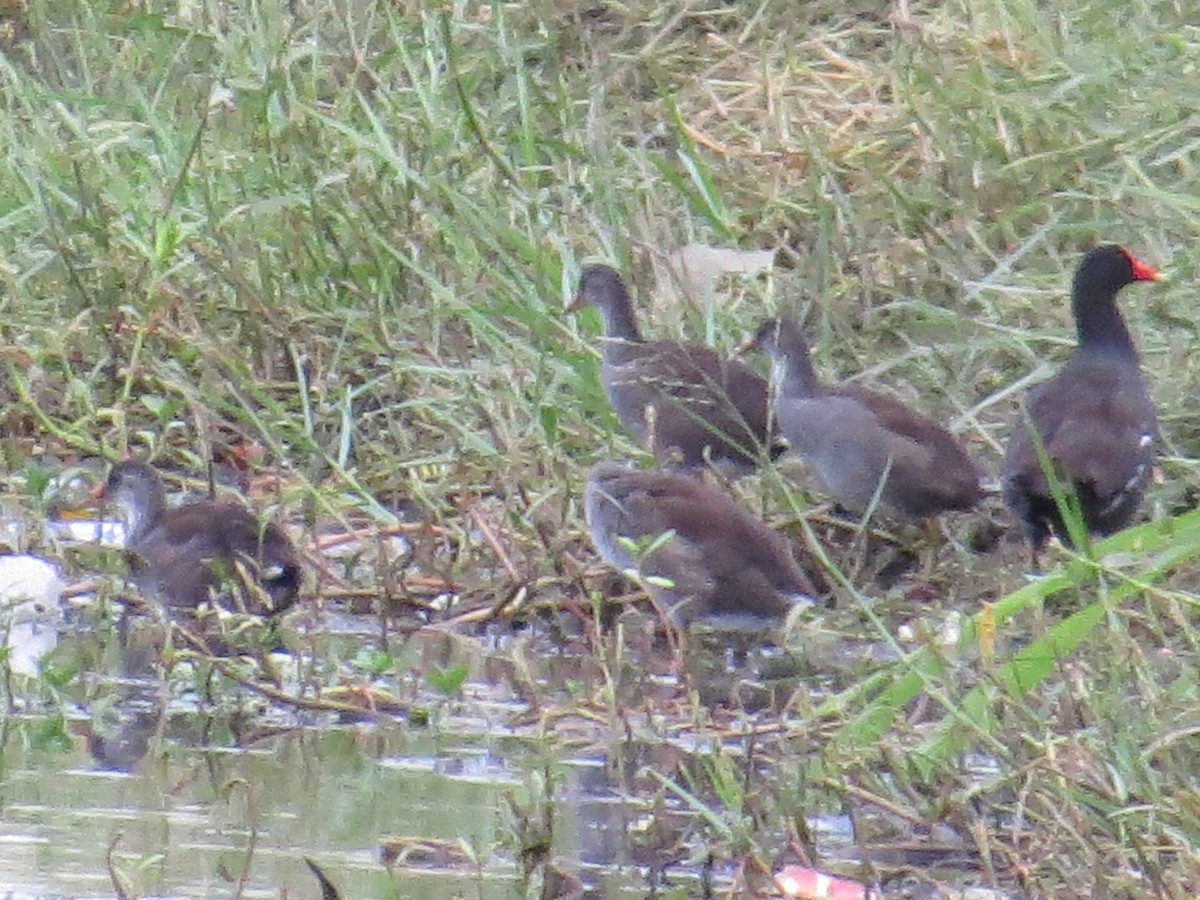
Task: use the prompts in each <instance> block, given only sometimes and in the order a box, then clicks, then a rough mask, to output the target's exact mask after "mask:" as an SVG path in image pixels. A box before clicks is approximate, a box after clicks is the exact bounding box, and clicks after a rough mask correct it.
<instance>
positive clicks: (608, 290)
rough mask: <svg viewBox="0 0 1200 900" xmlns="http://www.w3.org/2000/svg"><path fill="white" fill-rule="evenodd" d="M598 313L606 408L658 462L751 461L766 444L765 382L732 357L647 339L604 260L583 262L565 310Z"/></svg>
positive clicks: (740, 464)
mask: <svg viewBox="0 0 1200 900" xmlns="http://www.w3.org/2000/svg"><path fill="white" fill-rule="evenodd" d="M584 306H593V307H595V308H596V309H598V310H600V315H601V317H602V318H603V320H604V344H603V357H604V362H603V366H602V367H601V370H600V378H601V381H602V383H603V385H604V392H605V394H606V395H607V396H608V400H609V403H611V404H612V408H613V410H614V411H615V412H616V414H617V417H618V418H619V419H620V420H621V422H622V424H624V425H625V427H626V428H628V429H629V430H630V431H631V432H632V433H633V435H634V437H635V438H636V439H637V441H638V443H639V444H641V445H642V446H643V447H645V448H646V449H647V450H650V451H651V452H652V453H653V454H654V456H655V457H656V458H657V459H658V460H659V462H660V463H672V462H673V463H678V465H679V466H680V467H681V468H684V469H694V468H698V467H700V466H703V465H705V463H706V461H711V462H713V463H717V464H725V465H727V466H729V467H730V468H733V469H739V468H740V469H744V468H748V467H750V466H753V465H756V464H757V463H759V462H760V461H761V459H762V456H763V452H764V449H763V448H764V447H768V446H769V445H770V443H771V437H772V436H771V433H770V430H769V424H770V417H769V415H768V409H767V383H766V381H765V380H764V379H763V378H761V377H760V376H759V375H758V374H756V373H755V372H754V370H753V369H751V368H750V367H749V366H747V365H745V364H744V363H742V362H741V361H739V360H727V359H722V358H721V357H720V356H719V355H718V354H717V353H716V352H715V351H714V350H711V349H709V348H708V347H701V346H697V345H694V344H679V343H676V342H674V341H646V340H643V338H642V335H641V332H640V331H639V330H638V326H637V321H636V319H635V318H634V314H633V305H632V303H631V302H630V299H629V292H628V291H627V290H626V289H625V283H624V281H622V279H621V276H620V275H619V274H618V273H617V271H616V270H615V269H613V268H612V267H611V266H604V265H593V266H587V267H585V268H584V270H583V274H582V276H581V277H580V279H579V291H578V293H577V294H576V296H575V301H574V303H572V304H571V306H570V307H569V308H570V309H572V310H575V309H579V308H581V307H584Z"/></svg>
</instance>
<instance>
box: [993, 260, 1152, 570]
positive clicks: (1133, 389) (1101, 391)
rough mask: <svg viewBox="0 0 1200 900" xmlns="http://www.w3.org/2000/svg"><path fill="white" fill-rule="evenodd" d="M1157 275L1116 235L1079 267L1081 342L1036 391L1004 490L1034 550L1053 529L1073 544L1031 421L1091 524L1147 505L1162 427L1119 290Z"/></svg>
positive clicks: (1094, 527) (1123, 520)
mask: <svg viewBox="0 0 1200 900" xmlns="http://www.w3.org/2000/svg"><path fill="white" fill-rule="evenodd" d="M1157 279H1158V273H1157V272H1155V271H1154V269H1152V268H1150V267H1149V266H1148V265H1146V264H1145V263H1143V262H1142V261H1141V260H1139V259H1137V258H1136V257H1134V256H1133V255H1132V254H1131V253H1130V252H1129V251H1128V250H1126V249H1125V248H1123V247H1118V246H1116V245H1113V244H1108V245H1104V246H1101V247H1096V248H1094V249H1093V250H1090V251H1089V252H1088V253H1087V254H1086V255H1085V256H1084V257H1083V260H1082V261H1081V262H1080V263H1079V268H1078V269H1076V271H1075V281H1074V284H1073V287H1072V297H1071V309H1072V311H1073V313H1074V315H1075V326H1076V331H1077V333H1078V337H1079V346H1078V348H1077V349H1076V351H1075V353H1074V355H1072V357H1071V358H1070V359H1069V360H1068V361H1067V363H1066V364H1065V365H1064V366H1063V367H1062V369H1060V370H1059V372H1058V374H1057V375H1055V376H1054V377H1053V378H1051V379H1050V380H1049V381H1046V382H1044V383H1043V384H1040V385H1038V386H1037V387H1036V388H1034V389H1033V390H1032V391H1030V392H1029V395H1028V396H1027V397H1026V399H1025V408H1024V413H1023V414H1022V416H1021V417H1019V418H1018V419H1017V421H1016V422H1015V423H1014V425H1013V430H1012V434H1011V436H1010V437H1009V440H1008V450H1007V453H1006V454H1005V458H1004V471H1003V477H1002V481H1003V485H1004V498H1005V500H1006V501H1007V503H1008V506H1009V508H1010V509H1012V511H1013V512H1014V513H1016V515H1017V516H1018V517H1019V518H1020V519H1021V521H1022V522H1023V523H1024V525H1025V532H1026V537H1027V538H1028V540H1029V543H1030V545H1031V547H1032V548H1033V551H1034V554H1035V555H1036V553H1037V551H1038V550H1040V549H1041V548H1042V546H1043V545H1044V544H1045V543H1046V541H1047V539H1048V538H1049V537H1050V534H1051V533H1054V534H1056V535H1058V537H1059V538H1060V539H1061V540H1063V541H1064V542H1065V543H1069V542H1070V537H1069V535H1068V534H1067V528H1066V525H1065V523H1064V521H1063V517H1062V514H1061V512H1060V511H1059V508H1058V505H1057V504H1056V503H1055V502H1054V495H1053V491H1052V490H1051V488H1050V484H1049V483H1048V480H1047V478H1046V474H1045V472H1044V471H1043V469H1042V466H1041V464H1040V462H1039V460H1038V453H1037V449H1036V447H1035V445H1034V442H1033V439H1032V437H1031V435H1030V428H1033V429H1034V430H1036V433H1037V434H1038V436H1039V437H1040V439H1041V442H1042V445H1043V446H1044V447H1045V450H1046V455H1047V457H1048V459H1049V461H1050V462H1051V464H1052V465H1053V467H1054V470H1055V472H1056V474H1057V476H1058V478H1059V479H1060V481H1061V483H1062V484H1063V486H1064V487H1065V488H1066V489H1068V490H1074V492H1075V496H1076V497H1077V498H1078V500H1079V506H1080V512H1081V513H1082V517H1083V521H1084V524H1085V525H1086V526H1087V529H1088V531H1089V532H1091V533H1093V534H1111V533H1112V532H1114V531H1117V530H1118V529H1120V528H1123V527H1124V526H1125V525H1126V524H1128V523H1129V521H1130V519H1132V518H1133V515H1134V513H1136V512H1137V509H1138V507H1139V506H1140V505H1141V502H1142V496H1143V494H1144V493H1145V490H1146V485H1147V484H1148V483H1149V480H1150V473H1151V468H1152V466H1153V462H1154V457H1153V442H1154V438H1155V436H1156V434H1157V430H1158V426H1157V424H1156V421H1155V415H1154V403H1153V401H1152V400H1151V399H1150V393H1149V391H1148V390H1147V389H1146V383H1145V381H1144V380H1143V379H1142V373H1141V371H1140V369H1139V368H1138V355H1137V348H1136V347H1135V346H1134V344H1133V339H1132V338H1131V337H1130V335H1129V329H1128V328H1126V327H1125V320H1124V319H1123V318H1122V316H1121V312H1120V310H1119V309H1117V292H1118V291H1120V290H1121V288H1123V287H1125V286H1126V285H1128V284H1132V283H1133V282H1135V281H1155V280H1157ZM1026 417H1028V422H1027V421H1026Z"/></svg>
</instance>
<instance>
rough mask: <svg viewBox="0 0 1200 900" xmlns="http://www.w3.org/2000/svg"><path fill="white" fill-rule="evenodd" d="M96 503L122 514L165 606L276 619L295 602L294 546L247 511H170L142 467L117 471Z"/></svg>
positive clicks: (129, 541)
mask: <svg viewBox="0 0 1200 900" xmlns="http://www.w3.org/2000/svg"><path fill="white" fill-rule="evenodd" d="M94 496H95V498H96V499H103V500H106V501H107V502H108V503H110V504H111V505H112V506H114V507H116V508H117V509H119V510H120V512H121V515H122V516H123V518H124V520H125V525H126V528H127V529H128V530H127V537H126V548H127V550H128V551H129V553H130V555H131V557H132V561H131V568H132V570H133V573H134V576H135V580H136V582H137V583H138V586H139V587H140V588H142V590H143V591H145V592H146V593H147V594H148V595H151V596H153V597H155V598H157V599H158V600H160V601H161V602H162V603H163V604H164V605H165V606H167V607H169V608H172V609H176V610H184V609H195V608H196V607H198V606H200V605H201V604H203V603H205V602H206V601H209V600H215V601H217V602H218V603H220V605H222V606H223V607H226V608H228V609H231V610H238V611H241V610H245V611H246V612H252V613H255V614H257V615H262V616H269V615H274V614H276V613H280V612H283V611H284V610H286V609H288V608H289V607H290V606H292V605H293V604H294V603H295V602H296V598H297V595H298V593H299V590H300V580H301V570H300V558H299V556H298V555H297V553H296V549H295V547H293V546H292V542H291V541H290V540H289V539H288V537H287V535H286V534H285V533H284V532H283V529H281V528H280V527H279V526H278V525H275V524H274V523H268V524H262V523H260V522H259V521H258V519H257V518H256V517H255V516H254V514H253V513H251V512H250V511H249V510H248V509H246V508H245V507H244V506H241V505H240V504H238V503H234V502H230V501H222V500H202V501H199V502H196V503H189V504H187V505H185V506H178V507H174V508H168V507H167V505H166V499H165V496H164V494H163V486H162V481H161V480H160V479H159V476H158V472H156V471H155V470H154V469H153V468H152V467H151V466H149V465H147V464H146V463H143V462H137V461H126V462H121V463H118V464H117V465H115V466H113V468H112V470H111V471H110V472H109V474H108V479H107V481H105V482H104V484H102V485H99V486H98V487H97V488H96V490H95V492H94ZM242 573H245V577H244V578H243V575H242Z"/></svg>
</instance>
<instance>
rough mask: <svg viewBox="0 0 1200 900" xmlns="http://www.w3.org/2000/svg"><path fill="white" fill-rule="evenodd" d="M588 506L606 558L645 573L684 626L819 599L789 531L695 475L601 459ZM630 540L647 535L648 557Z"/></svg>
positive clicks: (769, 612) (765, 613)
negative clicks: (780, 529)
mask: <svg viewBox="0 0 1200 900" xmlns="http://www.w3.org/2000/svg"><path fill="white" fill-rule="evenodd" d="M584 513H585V515H586V517H587V523H588V529H589V530H590V531H591V535H592V541H593V543H594V544H595V545H596V549H597V550H598V551H599V553H600V555H601V556H602V557H603V558H604V559H605V560H606V561H607V562H608V563H609V564H611V565H613V566H615V567H616V568H618V569H621V570H622V571H624V570H627V569H635V570H638V571H639V572H640V574H641V575H642V576H643V578H644V580H645V583H646V586H647V589H648V590H649V591H650V594H651V597H652V599H653V600H654V601H655V603H656V604H657V606H658V607H659V609H660V611H661V612H663V613H664V614H667V615H670V616H671V618H672V620H673V621H674V622H675V624H676V625H678V626H679V627H681V628H686V627H687V625H688V623H690V622H692V621H694V620H696V619H701V618H707V619H716V620H747V619H757V620H761V619H771V618H778V617H782V616H785V615H786V614H787V613H788V611H789V610H790V609H792V607H794V606H796V605H797V604H804V605H807V604H808V603H811V602H812V601H811V596H812V594H813V593H815V592H814V590H813V585H812V581H811V580H810V579H809V577H808V576H807V575H806V574H805V572H804V570H802V569H801V568H800V566H799V565H797V563H796V560H795V558H794V557H793V556H792V553H791V548H790V546H789V544H788V541H787V540H786V538H784V537H783V536H782V535H780V534H779V533H777V532H776V531H774V530H773V529H772V528H770V527H769V526H768V525H767V524H766V523H765V522H763V521H762V520H760V519H758V518H756V517H755V516H753V515H752V514H751V513H750V512H749V511H747V510H746V509H744V508H743V507H742V506H741V505H740V504H739V503H737V502H736V501H735V500H734V499H733V498H731V497H730V496H729V495H727V494H725V493H723V492H722V491H720V490H717V489H716V488H712V487H709V486H707V485H705V484H702V483H700V482H699V481H697V480H695V479H693V478H690V477H688V476H687V475H682V474H671V473H662V472H640V471H637V470H634V469H630V468H627V467H626V466H624V465H622V464H621V463H618V462H613V461H606V462H601V463H598V464H597V465H595V466H594V467H592V469H591V471H590V472H589V473H588V481H587V487H586V489H585V491H584ZM622 538H626V539H629V540H631V541H633V542H635V543H637V542H643V543H644V544H645V545H646V547H645V549H646V552H645V555H644V556H641V557H640V558H639V556H638V554H637V553H636V552H634V550H632V549H631V548H630V547H628V546H627V545H626V542H625V541H623V540H621V539H622ZM660 541H661V543H660ZM664 579H665V580H666V582H669V584H667V583H664Z"/></svg>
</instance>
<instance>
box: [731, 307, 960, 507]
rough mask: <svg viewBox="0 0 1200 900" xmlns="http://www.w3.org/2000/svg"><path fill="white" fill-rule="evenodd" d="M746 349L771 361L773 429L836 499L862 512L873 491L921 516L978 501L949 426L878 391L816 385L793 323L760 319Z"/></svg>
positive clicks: (883, 504) (801, 338)
mask: <svg viewBox="0 0 1200 900" xmlns="http://www.w3.org/2000/svg"><path fill="white" fill-rule="evenodd" d="M751 348H757V349H759V350H761V351H762V352H763V353H765V354H766V355H767V356H769V357H770V358H771V361H772V363H773V366H774V370H775V380H776V391H777V394H776V401H775V414H776V417H777V418H778V420H779V430H780V433H781V434H782V435H783V436H784V437H785V438H786V439H787V441H788V444H789V445H790V446H791V448H792V449H793V450H795V451H796V452H797V453H799V454H800V456H801V457H802V458H803V459H804V460H805V462H806V463H807V464H808V465H809V466H811V467H812V469H813V470H814V471H815V473H816V475H817V478H818V479H819V480H820V481H821V483H822V485H823V486H824V488H825V490H826V491H828V492H829V494H830V496H831V497H833V499H834V500H836V501H837V502H838V503H839V504H840V505H842V506H843V507H845V508H846V509H848V510H849V511H851V512H855V513H862V512H864V511H865V510H866V509H867V508H868V507H869V506H870V504H871V501H872V499H873V498H874V497H875V496H876V493H877V492H878V496H879V501H878V505H879V508H881V509H882V510H883V511H884V512H887V513H889V514H891V515H892V516H895V517H898V518H901V519H924V518H927V517H929V516H935V515H938V514H939V513H943V512H948V511H950V510H962V509H970V508H971V507H972V506H974V505H975V503H976V502H977V501H978V500H979V497H980V493H981V488H980V478H981V473H980V471H979V469H978V467H976V465H975V463H974V462H972V461H971V458H970V457H969V456H968V455H967V453H966V451H965V450H963V448H962V446H961V445H960V444H959V443H958V441H957V440H955V438H954V437H953V435H951V434H950V432H948V431H946V430H945V429H944V428H942V427H941V426H940V425H938V424H937V423H936V422H934V421H933V420H932V419H929V418H926V417H925V416H922V415H920V414H919V413H917V412H914V411H913V410H911V409H909V408H908V407H907V406H905V405H904V404H903V403H901V402H900V401H899V400H894V399H892V398H891V397H887V396H885V395H883V394H878V393H875V392H874V391H869V390H867V389H865V388H862V387H859V386H857V385H852V384H841V385H824V384H821V383H820V382H819V381H818V380H817V377H816V374H815V373H814V372H813V367H812V361H811V360H810V359H809V350H808V343H807V341H805V339H804V334H803V332H801V330H800V328H799V327H798V326H797V325H796V324H795V323H793V322H790V321H787V320H781V319H771V320H768V321H766V322H764V323H763V324H762V325H761V326H760V327H759V329H758V332H757V333H756V334H755V335H754V337H753V338H751V339H750V341H748V342H747V343H746V345H745V349H751ZM881 484H882V487H881Z"/></svg>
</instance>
